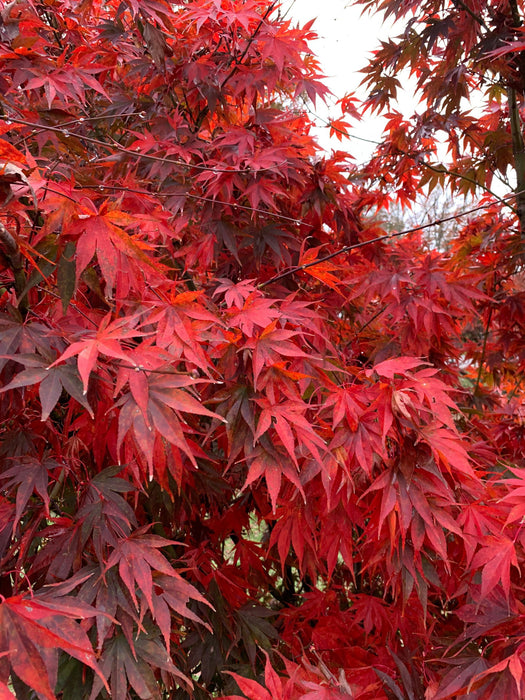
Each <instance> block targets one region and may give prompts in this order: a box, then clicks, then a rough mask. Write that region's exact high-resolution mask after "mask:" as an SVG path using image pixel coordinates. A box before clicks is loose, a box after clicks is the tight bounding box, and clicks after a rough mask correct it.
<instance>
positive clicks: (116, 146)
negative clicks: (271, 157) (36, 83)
mask: <svg viewBox="0 0 525 700" xmlns="http://www.w3.org/2000/svg"><path fill="white" fill-rule="evenodd" d="M0 120H3V121H5V122H8V123H9V122H12V123H13V124H22V125H24V126H30V127H32V128H33V129H40V130H42V131H54V132H56V133H59V134H62V135H63V136H72V137H75V138H78V139H82V141H86V142H87V143H93V144H95V145H96V146H102V147H103V148H107V149H108V150H110V151H113V152H114V151H119V152H120V153H125V154H126V155H128V156H131V157H132V158H137V159H139V160H152V161H155V162H157V163H170V164H173V165H181V166H183V167H185V168H189V169H190V170H213V171H214V172H217V173H252V172H253V173H260V172H264V171H266V170H272V171H273V170H275V168H277V167H279V166H280V165H283V164H284V163H285V162H286V161H282V162H281V163H275V165H273V166H269V167H267V168H257V169H256V170H254V169H252V168H249V167H247V168H219V167H217V166H215V165H198V164H197V163H186V161H185V160H179V159H178V158H168V157H164V156H153V155H151V154H149V153H139V152H138V151H131V150H130V149H128V148H126V147H125V146H121V145H120V143H118V141H114V140H113V141H112V142H111V143H108V142H107V141H102V140H101V139H95V138H93V137H92V136H84V135H83V134H76V133H75V132H70V131H68V130H67V129H64V128H63V127H62V126H51V125H49V124H39V123H37V122H30V121H27V120H26V119H19V118H17V117H16V118H15V117H6V116H3V115H0Z"/></svg>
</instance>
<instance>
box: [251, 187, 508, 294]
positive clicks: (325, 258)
mask: <svg viewBox="0 0 525 700" xmlns="http://www.w3.org/2000/svg"><path fill="white" fill-rule="evenodd" d="M518 194H519V193H517V192H512V193H511V194H509V195H507V196H506V197H504V198H503V199H511V198H513V197H516V196H517V195H518ZM493 205H494V202H486V203H485V204H479V205H478V206H476V207H473V208H471V209H466V210H465V211H461V212H458V213H457V214H451V215H450V216H444V217H443V218H442V219H435V220H434V221H431V222H429V223H428V224H421V225H420V226H414V227H413V228H409V229H405V230H403V231H396V232H395V233H386V234H385V235H384V236H377V237H376V238H371V239H370V240H368V241H361V242H360V243H354V244H353V245H347V246H344V247H343V248H339V250H336V251H335V252H333V253H329V254H328V255H325V256H323V257H322V258H319V259H318V260H314V261H312V262H309V263H305V264H304V265H296V266H294V267H291V268H289V269H288V270H285V271H284V272H281V273H279V274H278V275H275V276H274V277H271V278H270V279H269V280H266V281H265V282H261V283H260V284H259V285H258V287H259V289H260V288H262V287H266V286H267V285H269V284H272V283H273V282H277V281H278V280H281V279H283V278H285V277H288V275H293V274H295V273H296V272H300V271H301V270H307V269H308V268H310V267H314V266H315V265H319V264H320V263H323V262H327V261H328V260H332V258H335V257H337V256H338V255H342V254H343V253H349V252H350V251H351V250H357V249H358V248H364V246H367V245H371V244H372V243H379V242H380V241H385V240H387V239H390V238H397V237H398V236H405V235H407V234H409V233H415V232H416V231H421V230H422V229H425V228H430V227H431V226H436V225H438V224H444V223H446V222H447V221H455V220H456V219H460V218H461V217H462V216H468V215H469V214H474V213H475V212H477V211H480V210H482V209H488V207H491V206H493Z"/></svg>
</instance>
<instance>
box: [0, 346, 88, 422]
mask: <svg viewBox="0 0 525 700" xmlns="http://www.w3.org/2000/svg"><path fill="white" fill-rule="evenodd" d="M11 359H13V360H16V362H19V363H21V364H23V365H24V366H25V369H24V370H22V372H19V373H18V374H16V375H15V376H14V377H13V379H12V380H11V381H10V382H9V383H8V384H6V385H5V386H3V387H2V388H1V389H0V393H2V392H4V391H10V390H12V389H17V388H21V387H24V386H32V385H33V384H39V388H38V393H39V397H40V403H41V406H42V420H43V421H45V420H47V419H48V418H49V415H50V414H51V411H52V410H53V409H54V408H55V406H56V404H57V402H58V400H59V399H60V396H61V394H62V390H65V391H66V392H67V393H68V394H69V395H70V396H71V397H72V398H74V399H75V401H78V403H79V404H80V405H81V406H84V408H85V409H86V410H87V411H88V412H89V414H90V415H91V416H93V411H92V409H91V406H90V405H89V402H88V400H87V397H86V395H85V392H84V391H83V390H82V382H81V381H80V377H79V374H78V370H77V368H76V367H75V366H74V365H72V364H69V363H66V364H63V365H58V366H52V367H49V362H50V360H49V359H46V358H44V357H42V356H41V355H37V354H27V355H26V354H18V355H12V356H11Z"/></svg>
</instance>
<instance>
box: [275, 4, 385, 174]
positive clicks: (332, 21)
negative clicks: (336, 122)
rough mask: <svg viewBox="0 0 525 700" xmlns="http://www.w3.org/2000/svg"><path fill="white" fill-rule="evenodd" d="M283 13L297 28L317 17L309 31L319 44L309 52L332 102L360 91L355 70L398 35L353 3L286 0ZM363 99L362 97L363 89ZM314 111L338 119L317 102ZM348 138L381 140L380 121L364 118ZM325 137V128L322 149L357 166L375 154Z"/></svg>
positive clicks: (361, 146)
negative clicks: (340, 154)
mask: <svg viewBox="0 0 525 700" xmlns="http://www.w3.org/2000/svg"><path fill="white" fill-rule="evenodd" d="M286 10H289V12H288V14H287V17H288V18H292V19H293V20H296V21H297V22H298V23H299V24H301V25H302V24H304V23H305V22H307V21H309V20H311V19H314V18H316V21H315V24H314V26H313V29H314V31H316V33H317V34H318V35H319V39H318V40H317V41H315V42H313V43H312V49H313V51H314V53H315V54H316V55H317V57H318V59H319V61H320V64H321V69H322V71H323V72H324V74H325V75H326V78H325V80H324V82H325V83H326V84H327V85H328V87H329V88H330V90H332V92H333V93H334V98H340V97H342V96H343V95H345V94H346V93H348V92H354V91H356V90H357V89H358V86H359V83H360V82H361V80H362V78H363V76H362V74H360V73H359V70H360V69H361V68H363V67H364V66H365V65H366V62H367V59H368V58H369V57H370V55H371V53H372V51H373V50H374V49H376V48H377V47H378V46H379V42H380V40H381V39H386V38H387V37H388V36H392V35H393V34H396V33H397V32H396V31H395V30H394V29H393V28H392V24H391V23H388V24H384V25H383V22H382V16H379V15H375V16H370V15H369V14H365V15H361V10H362V8H361V7H359V6H353V4H352V2H351V0H284V2H283V6H282V11H286ZM361 95H364V92H363V91H362V90H361ZM316 111H317V114H319V115H320V116H321V117H323V118H326V117H327V116H329V115H330V116H332V117H339V116H340V110H339V109H337V108H332V109H330V107H328V108H326V107H324V106H323V105H322V104H321V103H318V105H317V109H316ZM351 133H353V134H354V135H356V136H361V137H362V138H368V139H372V140H376V141H380V140H381V133H382V120H381V119H377V118H375V117H371V116H370V114H369V113H367V114H366V115H365V116H364V119H363V121H361V122H359V123H357V124H356V126H355V128H354V129H352V131H351ZM328 134H329V129H328V128H324V129H323V128H320V129H319V130H318V134H317V135H318V139H319V142H320V144H321V145H322V146H323V147H324V148H325V149H327V150H330V149H332V148H334V149H337V148H339V149H343V150H347V151H349V152H350V153H351V154H352V155H353V156H354V158H355V160H356V162H362V161H364V160H366V159H367V157H368V156H369V155H370V154H371V152H372V150H373V145H371V144H366V143H364V142H362V141H359V140H357V139H351V141H348V140H346V139H345V140H343V142H342V144H341V143H340V142H339V141H337V139H335V138H332V140H330V139H329V137H328Z"/></svg>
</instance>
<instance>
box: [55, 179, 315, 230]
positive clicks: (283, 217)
mask: <svg viewBox="0 0 525 700" xmlns="http://www.w3.org/2000/svg"><path fill="white" fill-rule="evenodd" d="M82 189H83V190H114V191H117V192H130V193H133V194H143V195H147V196H148V197H151V196H155V197H174V196H179V197H188V199H196V200H198V201H202V202H210V203H211V204H222V205H223V206H228V207H235V208H236V209H244V210H245V211H250V212H255V213H257V214H265V215H266V216H269V217H271V218H273V219H281V220H282V221H289V222H290V223H292V224H296V225H299V224H304V225H305V226H311V227H312V228H313V226H312V224H307V223H306V222H305V221H302V220H301V219H299V218H294V217H293V216H286V215H285V214H279V213H278V212H272V211H269V210H268V209H258V208H257V207H248V206H246V205H244V204H237V202H227V201H226V200H223V199H214V198H213V197H204V196H202V195H198V194H190V193H189V192H183V193H181V192H180V191H178V190H174V191H169V190H168V191H166V192H152V191H150V190H139V189H135V188H133V187H123V186H122V185H84V186H83V187H82ZM49 192H53V193H54V194H58V195H61V194H63V193H62V192H59V191H58V190H52V189H49ZM66 196H67V195H65V194H64V197H66Z"/></svg>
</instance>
